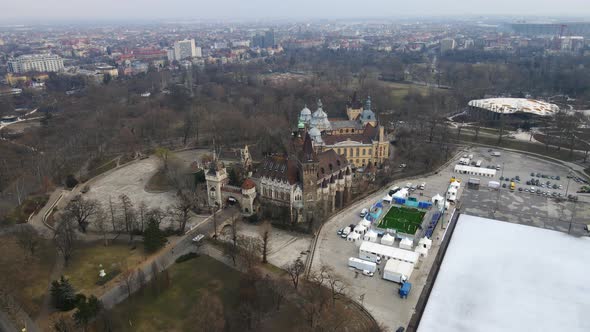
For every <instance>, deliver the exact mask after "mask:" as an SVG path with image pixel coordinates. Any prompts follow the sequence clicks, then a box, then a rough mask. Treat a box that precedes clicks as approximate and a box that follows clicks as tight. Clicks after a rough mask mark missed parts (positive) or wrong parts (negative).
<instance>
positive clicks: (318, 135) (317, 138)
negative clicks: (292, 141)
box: [309, 127, 323, 144]
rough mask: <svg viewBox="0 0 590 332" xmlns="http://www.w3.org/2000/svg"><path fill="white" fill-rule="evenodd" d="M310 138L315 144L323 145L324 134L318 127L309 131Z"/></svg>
mask: <svg viewBox="0 0 590 332" xmlns="http://www.w3.org/2000/svg"><path fill="white" fill-rule="evenodd" d="M309 137H311V139H312V140H313V142H314V143H315V144H322V143H323V141H322V132H321V131H320V130H319V129H318V128H316V127H313V128H311V129H310V130H309Z"/></svg>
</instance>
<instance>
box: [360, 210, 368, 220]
mask: <svg viewBox="0 0 590 332" xmlns="http://www.w3.org/2000/svg"><path fill="white" fill-rule="evenodd" d="M367 213H369V210H367V209H366V208H365V209H362V210H361V213H360V216H361V218H364V217H365V216H366V215H367Z"/></svg>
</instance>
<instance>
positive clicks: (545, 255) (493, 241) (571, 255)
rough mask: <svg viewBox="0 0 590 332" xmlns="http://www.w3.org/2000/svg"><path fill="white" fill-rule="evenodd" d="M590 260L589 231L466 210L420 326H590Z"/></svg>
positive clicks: (442, 329) (573, 331) (512, 329)
mask: <svg viewBox="0 0 590 332" xmlns="http://www.w3.org/2000/svg"><path fill="white" fill-rule="evenodd" d="M589 261H590V238H588V237H575V236H570V235H568V234H565V233H561V232H557V231H553V230H548V229H542V228H538V227H533V226H526V225H521V224H514V223H509V222H505V221H498V220H493V219H487V218H480V217H474V216H470V215H465V214H462V215H461V216H460V217H459V219H458V221H457V225H456V227H455V231H454V232H453V237H452V238H451V242H450V244H449V247H448V249H447V252H446V254H445V256H444V259H443V262H442V265H441V267H440V271H439V273H438V276H437V278H436V280H435V283H434V287H433V289H432V292H431V293H430V296H429V298H428V302H427V305H426V309H425V310H424V313H423V315H422V319H421V321H420V325H419V327H418V332H433V331H436V332H451V331H452V332H467V331H479V332H492V331H509V332H516V331H519V332H520V331H568V332H582V331H590V320H588V319H587V318H586V317H587V315H586V313H587V310H585V309H587V308H590V296H588V290H589V286H588V275H590V265H589V264H588V262H589ZM556 308H558V309H556Z"/></svg>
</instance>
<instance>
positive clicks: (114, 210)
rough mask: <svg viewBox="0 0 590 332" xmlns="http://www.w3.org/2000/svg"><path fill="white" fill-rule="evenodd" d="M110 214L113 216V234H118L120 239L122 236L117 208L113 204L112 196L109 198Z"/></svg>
mask: <svg viewBox="0 0 590 332" xmlns="http://www.w3.org/2000/svg"><path fill="white" fill-rule="evenodd" d="M109 213H110V216H111V225H112V227H113V232H116V233H117V237H118V236H119V234H120V228H119V227H118V226H119V223H118V222H117V207H116V205H115V204H114V203H113V199H112V198H111V196H109Z"/></svg>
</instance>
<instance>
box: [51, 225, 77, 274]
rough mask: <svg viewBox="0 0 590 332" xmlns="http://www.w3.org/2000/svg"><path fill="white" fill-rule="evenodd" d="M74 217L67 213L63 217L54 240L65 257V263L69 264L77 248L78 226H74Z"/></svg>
mask: <svg viewBox="0 0 590 332" xmlns="http://www.w3.org/2000/svg"><path fill="white" fill-rule="evenodd" d="M74 222H75V221H74V217H73V216H71V215H70V214H69V213H65V214H63V215H62V217H61V222H60V223H59V224H58V225H57V228H56V230H55V234H54V236H53V240H54V242H55V246H56V247H57V250H58V251H59V252H60V253H61V254H62V256H63V258H64V264H65V265H66V266H67V265H68V262H69V261H70V258H71V257H72V253H73V252H74V250H75V241H76V229H75V228H76V227H75V226H74Z"/></svg>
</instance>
